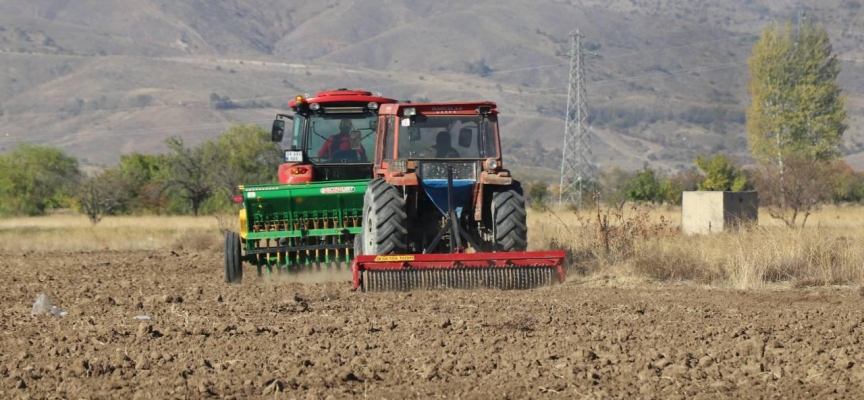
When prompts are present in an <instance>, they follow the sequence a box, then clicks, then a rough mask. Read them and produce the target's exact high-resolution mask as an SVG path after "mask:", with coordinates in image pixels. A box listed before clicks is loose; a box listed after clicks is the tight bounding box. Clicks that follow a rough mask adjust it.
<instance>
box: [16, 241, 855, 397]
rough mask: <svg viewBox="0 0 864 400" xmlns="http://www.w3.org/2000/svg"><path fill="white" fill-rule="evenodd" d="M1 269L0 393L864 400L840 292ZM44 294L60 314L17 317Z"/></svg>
mask: <svg viewBox="0 0 864 400" xmlns="http://www.w3.org/2000/svg"><path fill="white" fill-rule="evenodd" d="M0 271H2V274H3V279H2V281H0V311H2V320H0V325H2V328H0V330H2V338H0V340H2V342H0V343H2V352H0V385H2V386H0V398H20V397H31V398H205V397H214V398H261V397H266V398H285V399H290V398H300V399H303V398H333V399H343V398H372V399H379V398H389V399H402V398H433V397H434V398H445V397H446V398H478V399H481V398H482V399H486V398H495V399H504V398H514V399H524V398H549V399H554V398H663V399H675V398H724V397H725V398H759V397H762V398H767V397H781V398H802V397H803V398H820V399H825V398H835V397H837V398H864V391H862V382H864V365H862V361H864V350H862V349H864V347H862V345H861V342H862V340H861V339H862V332H864V312H862V309H864V299H862V297H861V296H860V295H859V293H858V291H855V290H852V289H842V288H841V289H819V290H798V289H786V290H782V291H753V292H739V291H734V290H727V289H710V288H701V287H696V286H692V285H681V286H669V285H666V286H650V287H648V286H642V287H636V288H614V287H609V286H605V285H603V284H602V283H597V282H591V283H584V282H580V280H579V279H578V278H577V279H574V280H572V281H570V282H568V283H567V284H564V285H559V286H556V287H551V288H544V289H539V290H533V291H519V292H501V291H477V292H467V291H443V292H442V291H439V292H413V293H408V294H405V293H385V294H365V293H357V292H352V291H350V285H349V283H348V273H347V272H343V274H342V275H330V276H325V275H318V276H316V277H314V279H315V280H317V282H312V281H311V280H310V281H309V282H306V283H297V282H268V283H254V282H246V283H244V284H243V285H240V286H227V285H226V284H225V283H224V280H223V272H222V271H223V270H222V261H221V254H220V253H217V252H212V251H208V252H186V251H171V250H160V251H138V252H89V253H28V254H22V253H10V252H6V253H4V254H0ZM248 275H251V273H249V274H247V276H248ZM42 293H44V294H47V295H49V296H50V298H51V300H52V302H53V303H54V304H55V305H56V306H57V307H59V308H61V309H63V310H64V311H66V312H67V314H66V315H65V316H63V317H55V316H53V315H38V316H31V315H30V309H31V306H32V304H33V301H34V299H35V298H36V297H37V296H38V295H39V294H42ZM136 316H139V317H140V316H147V317H149V318H150V319H149V320H146V319H145V320H139V319H135V317H136Z"/></svg>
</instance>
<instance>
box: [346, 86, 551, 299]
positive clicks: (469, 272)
mask: <svg viewBox="0 0 864 400" xmlns="http://www.w3.org/2000/svg"><path fill="white" fill-rule="evenodd" d="M373 169H374V179H373V180H372V181H371V182H369V185H368V187H367V190H366V194H365V197H364V206H363V207H364V208H363V218H364V220H363V229H362V233H361V234H360V237H358V238H357V240H355V254H358V256H357V257H356V258H355V259H354V263H353V272H354V286H355V288H362V289H364V290H394V289H396V290H408V289H414V288H435V287H460V288H466V287H467V288H473V287H498V288H528V287H534V286H538V285H544V284H550V283H553V282H554V281H563V279H564V270H563V265H562V263H563V260H564V257H565V254H564V252H563V251H550V252H526V251H525V250H526V248H527V245H528V227H527V224H526V211H525V200H524V197H523V192H522V187H521V185H520V183H519V182H518V181H516V180H515V179H513V177H512V176H511V175H510V171H508V170H507V169H505V168H504V163H503V159H502V155H501V144H500V141H499V132H498V109H497V107H496V105H495V103H493V102H488V101H481V102H458V103H456V102H454V103H423V104H402V103H394V104H385V105H382V106H381V108H380V110H379V115H378V133H377V138H376V144H375V159H374V167H373Z"/></svg>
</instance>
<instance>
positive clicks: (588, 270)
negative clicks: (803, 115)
mask: <svg viewBox="0 0 864 400" xmlns="http://www.w3.org/2000/svg"><path fill="white" fill-rule="evenodd" d="M764 215H766V214H765V213H760V221H759V224H758V226H756V227H754V228H752V229H750V230H744V231H740V232H724V233H715V234H711V235H701V236H686V235H683V234H681V233H680V229H679V226H680V219H681V210H680V208H668V207H665V206H664V207H650V206H628V207H626V208H625V209H624V210H622V211H621V212H620V213H619V212H615V211H614V210H608V209H605V208H603V209H601V210H600V212H599V213H598V212H597V210H596V209H595V210H586V211H582V212H573V211H568V210H560V209H556V210H551V211H545V212H531V213H530V214H529V218H528V223H529V232H530V239H531V248H532V249H543V248H559V249H566V250H568V253H569V256H570V257H569V258H570V260H569V261H570V262H569V268H570V276H571V277H573V278H575V279H587V280H590V281H597V280H604V281H609V279H612V280H613V281H614V282H617V283H619V284H622V283H623V284H627V283H640V282H645V281H653V282H673V283H674V282H691V283H698V284H707V285H711V286H725V287H734V288H740V289H751V288H763V287H765V286H766V285H774V284H777V283H781V284H783V285H787V286H795V287H808V286H822V285H864V207H849V206H843V207H826V208H824V209H822V210H820V211H819V212H817V213H816V214H814V215H813V216H812V217H811V219H810V222H809V223H808V227H807V228H805V229H787V228H785V227H783V226H782V223H779V222H778V221H774V220H771V219H770V218H763V216H764ZM231 221H236V217H235V216H222V217H219V218H214V217H199V218H194V217H152V216H150V217H107V218H105V219H104V220H103V221H102V222H100V223H99V224H98V225H96V226H92V225H91V224H90V222H89V221H88V220H87V218H86V217H83V216H76V215H54V216H48V217H38V218H12V219H0V251H4V250H5V251H51V250H61V251H92V250H106V249H108V250H136V249H159V248H170V249H174V250H180V249H185V250H194V251H221V248H222V241H221V231H224V230H225V229H227V228H229V227H230V225H231V224H232V222H231ZM599 277H603V278H604V279H598V278H599Z"/></svg>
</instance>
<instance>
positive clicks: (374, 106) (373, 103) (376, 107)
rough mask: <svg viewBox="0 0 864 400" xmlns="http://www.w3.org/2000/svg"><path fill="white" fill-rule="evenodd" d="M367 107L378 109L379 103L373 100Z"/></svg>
mask: <svg viewBox="0 0 864 400" xmlns="http://www.w3.org/2000/svg"><path fill="white" fill-rule="evenodd" d="M366 107H369V109H370V110H377V109H378V103H376V102H374V101H373V102H371V103H369V104H368V105H367V106H366Z"/></svg>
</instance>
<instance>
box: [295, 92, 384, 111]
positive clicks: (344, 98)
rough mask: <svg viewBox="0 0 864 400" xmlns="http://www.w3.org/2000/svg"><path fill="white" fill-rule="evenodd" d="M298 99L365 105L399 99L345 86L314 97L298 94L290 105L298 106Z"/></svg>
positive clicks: (303, 101)
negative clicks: (345, 87)
mask: <svg viewBox="0 0 864 400" xmlns="http://www.w3.org/2000/svg"><path fill="white" fill-rule="evenodd" d="M298 101H299V102H302V103H310V104H311V103H320V104H333V103H345V104H347V103H362V104H364V105H365V104H368V103H373V102H374V103H378V104H384V103H395V102H397V101H398V100H396V99H391V98H387V97H383V96H381V94H380V93H376V94H373V93H372V92H367V91H365V90H349V89H344V88H343V89H336V90H328V91H324V92H318V93H316V94H315V96H314V97H309V96H308V95H297V97H295V98H294V99H292V100H291V101H289V102H288V106H289V107H291V108H294V107H296V106H297V103H298Z"/></svg>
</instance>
